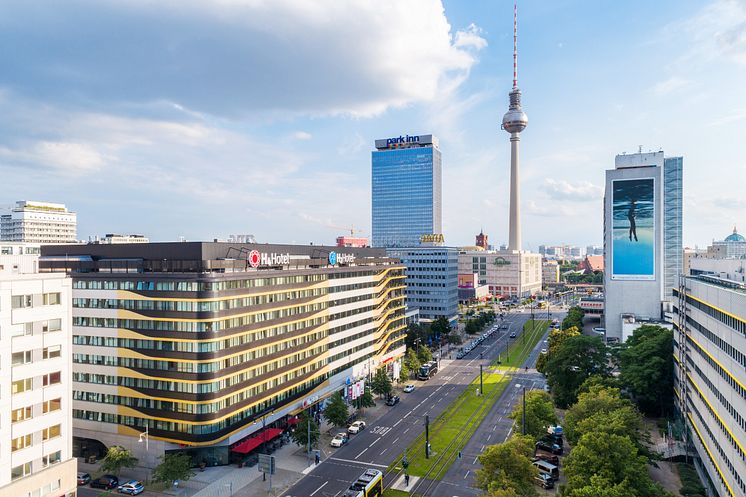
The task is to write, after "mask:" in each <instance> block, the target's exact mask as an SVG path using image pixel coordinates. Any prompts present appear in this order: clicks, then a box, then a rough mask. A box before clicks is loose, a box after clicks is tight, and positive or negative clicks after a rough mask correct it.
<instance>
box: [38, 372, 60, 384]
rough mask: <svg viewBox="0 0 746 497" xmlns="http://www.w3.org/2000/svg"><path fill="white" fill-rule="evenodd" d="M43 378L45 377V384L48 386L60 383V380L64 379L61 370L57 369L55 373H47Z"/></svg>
mask: <svg viewBox="0 0 746 497" xmlns="http://www.w3.org/2000/svg"><path fill="white" fill-rule="evenodd" d="M43 378H44V381H43V385H44V386H45V387H46V386H47V385H54V384H57V383H60V381H62V380H61V378H62V374H61V373H60V372H59V371H57V372H55V373H49V374H45V375H44V376H43Z"/></svg>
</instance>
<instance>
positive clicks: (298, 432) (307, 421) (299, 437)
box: [290, 410, 321, 448]
mask: <svg viewBox="0 0 746 497" xmlns="http://www.w3.org/2000/svg"><path fill="white" fill-rule="evenodd" d="M298 418H299V419H300V422H299V423H298V424H297V425H296V426H295V431H293V433H292V434H291V435H290V436H291V438H292V439H293V442H295V443H296V444H297V445H300V446H301V447H306V448H307V447H308V434H309V425H310V434H311V447H312V448H313V447H317V446H318V442H319V436H320V435H321V433H320V431H319V425H318V424H317V423H316V421H314V419H313V416H309V415H308V411H307V410H306V411H303V412H302V413H300V414H299V415H298Z"/></svg>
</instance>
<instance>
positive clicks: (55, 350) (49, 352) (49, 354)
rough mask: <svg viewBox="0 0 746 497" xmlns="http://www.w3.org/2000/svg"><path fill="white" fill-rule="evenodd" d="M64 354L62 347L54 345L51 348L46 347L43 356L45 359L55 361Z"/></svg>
mask: <svg viewBox="0 0 746 497" xmlns="http://www.w3.org/2000/svg"><path fill="white" fill-rule="evenodd" d="M61 354H62V345H52V346H51V347H44V351H43V354H42V358H43V359H54V358H55V357H60V355H61Z"/></svg>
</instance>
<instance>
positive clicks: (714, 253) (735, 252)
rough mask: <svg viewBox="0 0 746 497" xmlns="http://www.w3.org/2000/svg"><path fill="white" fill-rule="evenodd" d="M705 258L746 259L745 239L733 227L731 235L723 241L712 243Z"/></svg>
mask: <svg viewBox="0 0 746 497" xmlns="http://www.w3.org/2000/svg"><path fill="white" fill-rule="evenodd" d="M707 257H709V258H712V259H743V258H746V238H744V236H743V235H741V234H740V233H739V232H738V230H737V229H736V227H735V226H733V233H731V234H730V235H728V236H726V237H725V239H724V240H722V241H717V242H712V245H711V246H710V247H708V249H707Z"/></svg>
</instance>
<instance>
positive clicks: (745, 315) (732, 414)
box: [673, 258, 746, 497]
mask: <svg viewBox="0 0 746 497" xmlns="http://www.w3.org/2000/svg"><path fill="white" fill-rule="evenodd" d="M745 270H746V260H738V259H720V260H713V259H705V258H700V259H693V260H692V272H693V273H697V274H696V275H695V276H684V277H682V285H681V286H680V287H679V288H677V289H674V292H673V293H674V297H675V301H674V311H675V321H674V325H675V333H674V339H675V341H674V358H675V361H676V367H675V378H674V391H675V394H676V400H677V408H678V411H679V413H680V414H681V415H682V417H683V419H684V420H685V422H686V428H687V430H686V434H687V439H688V442H689V443H690V446H693V447H694V449H695V450H696V454H697V457H696V458H695V462H696V463H697V464H698V465H699V466H700V467H701V468H703V469H704V472H705V474H706V475H707V476H708V479H709V482H708V483H709V484H710V486H711V489H712V490H714V491H715V494H716V495H719V496H721V497H726V496H729V497H735V496H739V497H740V496H743V495H746V462H745V461H746V452H745V450H744V448H745V447H746V280H745V279H744V271H745Z"/></svg>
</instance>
